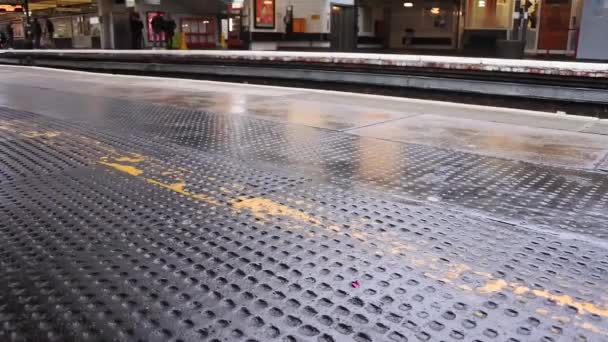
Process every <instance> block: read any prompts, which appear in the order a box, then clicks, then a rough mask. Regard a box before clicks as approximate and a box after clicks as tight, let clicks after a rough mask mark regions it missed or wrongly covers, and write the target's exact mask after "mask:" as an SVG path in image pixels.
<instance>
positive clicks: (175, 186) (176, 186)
mask: <svg viewBox="0 0 608 342" xmlns="http://www.w3.org/2000/svg"><path fill="white" fill-rule="evenodd" d="M146 182H148V183H150V184H154V185H158V186H160V187H162V188H165V189H169V190H171V191H174V192H177V193H178V194H181V195H184V196H188V197H191V198H194V199H197V200H200V201H203V202H207V203H209V204H213V205H219V202H218V201H216V200H215V199H214V198H212V197H209V196H207V195H203V194H197V193H193V192H190V191H186V190H184V187H185V186H186V183H183V182H180V183H163V182H160V181H158V180H156V179H153V178H146Z"/></svg>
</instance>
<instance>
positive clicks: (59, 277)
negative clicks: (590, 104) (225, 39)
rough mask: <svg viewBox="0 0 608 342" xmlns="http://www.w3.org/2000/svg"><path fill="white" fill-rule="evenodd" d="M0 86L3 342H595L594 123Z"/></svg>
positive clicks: (604, 328) (599, 240) (597, 163)
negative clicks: (254, 341) (275, 341)
mask: <svg viewBox="0 0 608 342" xmlns="http://www.w3.org/2000/svg"><path fill="white" fill-rule="evenodd" d="M0 75H1V76H2V77H1V78H0V274H2V277H0V322H1V325H0V340H1V341H4V340H7V341H13V340H14V341H114V340H118V341H122V340H124V341H201V340H205V341H207V340H208V341H248V340H257V341H271V340H277V341H357V342H361V341H606V340H607V339H608V287H607V286H606V284H607V283H608V174H607V173H606V169H608V159H607V154H608V136H606V135H602V134H597V133H601V132H602V129H603V127H604V125H605V123H604V122H602V121H598V120H593V119H587V118H571V117H564V116H556V115H553V116H551V115H541V114H534V113H525V112H521V111H506V110H500V109H493V108H483V107H473V106H458V105H449V104H439V103H432V102H425V101H409V100H398V99H389V98H382V97H369V96H351V95H348V94H340V93H331V92H311V91H304V90H298V89H284V88H273V87H254V86H239V85H233V84H222V83H212V82H193V81H178V80H161V79H152V78H150V79H147V78H135V77H121V76H109V75H93V74H84V73H71V72H60V71H49V70H42V69H23V68H0Z"/></svg>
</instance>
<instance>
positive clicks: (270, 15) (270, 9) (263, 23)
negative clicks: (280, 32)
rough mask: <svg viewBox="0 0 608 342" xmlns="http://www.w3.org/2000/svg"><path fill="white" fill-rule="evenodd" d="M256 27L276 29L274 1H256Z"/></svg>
mask: <svg viewBox="0 0 608 342" xmlns="http://www.w3.org/2000/svg"><path fill="white" fill-rule="evenodd" d="M255 27H256V28H266V29H273V28H274V0H255Z"/></svg>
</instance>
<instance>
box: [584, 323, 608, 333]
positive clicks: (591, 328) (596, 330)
mask: <svg viewBox="0 0 608 342" xmlns="http://www.w3.org/2000/svg"><path fill="white" fill-rule="evenodd" d="M576 326H577V327H581V328H583V329H585V330H589V331H591V332H593V333H596V334H599V335H608V330H606V329H602V328H600V327H597V326H595V325H593V324H591V323H588V322H585V323H583V324H576Z"/></svg>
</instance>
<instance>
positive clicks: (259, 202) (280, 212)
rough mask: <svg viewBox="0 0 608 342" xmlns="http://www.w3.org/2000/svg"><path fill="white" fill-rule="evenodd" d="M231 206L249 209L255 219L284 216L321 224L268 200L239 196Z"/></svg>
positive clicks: (238, 208)
mask: <svg viewBox="0 0 608 342" xmlns="http://www.w3.org/2000/svg"><path fill="white" fill-rule="evenodd" d="M230 204H231V205H232V207H233V208H234V209H236V210H242V209H248V210H249V211H251V213H252V214H253V215H254V216H255V217H257V218H259V219H266V218H267V217H268V216H284V217H289V218H292V219H295V220H299V221H305V222H310V223H314V224H317V225H319V224H321V222H320V221H319V220H317V219H316V218H314V217H312V216H310V215H308V214H306V213H303V212H301V211H299V210H296V209H293V208H291V207H288V206H286V205H282V204H279V203H276V202H274V201H272V200H269V199H267V198H261V197H254V198H248V197H246V196H239V197H238V198H237V199H235V200H232V201H231V202H230Z"/></svg>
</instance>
